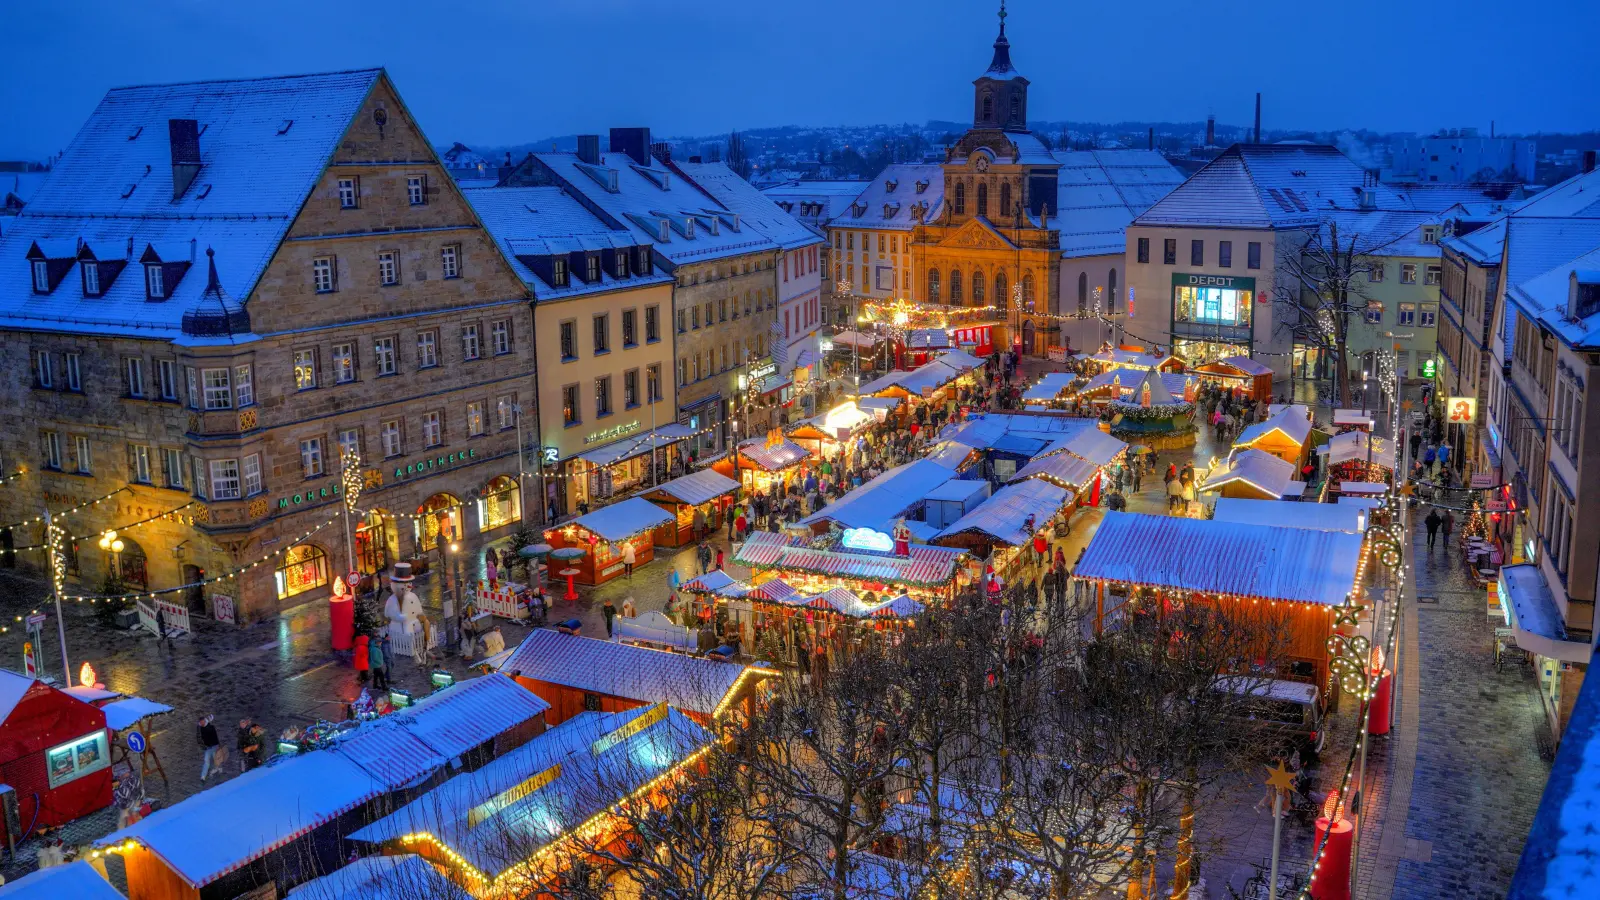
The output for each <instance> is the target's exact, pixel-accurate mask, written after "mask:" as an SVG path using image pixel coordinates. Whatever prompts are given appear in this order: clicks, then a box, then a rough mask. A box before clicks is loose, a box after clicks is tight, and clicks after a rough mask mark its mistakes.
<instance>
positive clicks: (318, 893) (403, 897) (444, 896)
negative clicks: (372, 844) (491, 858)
mask: <svg viewBox="0 0 1600 900" xmlns="http://www.w3.org/2000/svg"><path fill="white" fill-rule="evenodd" d="M284 897H285V898H286V900H411V898H414V897H428V898H430V900H471V898H472V895H471V894H469V893H467V891H466V889H465V888H462V887H461V886H459V885H457V884H456V883H455V882H453V881H451V880H450V879H449V878H447V877H445V875H444V873H442V872H440V871H439V870H438V869H436V868H434V866H433V864H432V863H430V862H428V861H427V860H425V859H423V858H422V857H420V856H417V855H415V854H412V853H402V854H399V855H397V856H386V855H379V856H364V857H362V858H361V859H358V860H356V861H355V862H352V863H349V864H348V865H346V866H345V867H344V868H341V869H335V870H334V871H333V872H332V873H330V874H327V875H324V876H322V877H321V878H313V879H312V880H310V881H308V882H306V883H304V884H302V885H300V886H299V887H296V888H293V889H292V890H290V891H289V893H287V894H285V895H284Z"/></svg>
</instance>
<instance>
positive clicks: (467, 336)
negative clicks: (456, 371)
mask: <svg viewBox="0 0 1600 900" xmlns="http://www.w3.org/2000/svg"><path fill="white" fill-rule="evenodd" d="M482 358H483V335H482V334H480V333H479V331H478V323H477V322H467V323H466V324H464V325H462V326H461V359H462V361H463V362H472V361H473V360H477V359H482Z"/></svg>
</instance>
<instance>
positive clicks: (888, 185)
mask: <svg viewBox="0 0 1600 900" xmlns="http://www.w3.org/2000/svg"><path fill="white" fill-rule="evenodd" d="M899 186H900V182H898V181H895V180H894V179H893V178H891V179H889V180H888V181H886V182H884V184H883V189H884V191H886V192H888V193H890V194H892V193H894V189H895V188H897V187H899Z"/></svg>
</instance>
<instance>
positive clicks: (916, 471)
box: [800, 455, 964, 533]
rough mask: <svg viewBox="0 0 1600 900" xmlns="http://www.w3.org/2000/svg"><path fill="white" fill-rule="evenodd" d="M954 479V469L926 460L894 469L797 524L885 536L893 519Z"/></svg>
mask: <svg viewBox="0 0 1600 900" xmlns="http://www.w3.org/2000/svg"><path fill="white" fill-rule="evenodd" d="M963 456H964V455H963ZM955 477H957V476H956V472H955V470H954V469H952V468H951V467H949V466H946V465H943V464H941V463H939V462H936V461H934V460H930V459H919V460H915V461H913V462H909V463H906V464H905V465H901V466H895V467H894V468H892V469H890V470H888V471H887V472H882V473H880V474H879V475H878V477H876V478H874V479H872V480H871V481H868V482H867V483H866V484H863V485H862V486H860V487H858V488H856V489H854V490H852V491H849V492H847V493H846V494H845V495H844V496H843V497H840V498H839V499H838V500H837V501H835V502H833V503H830V504H828V505H827V506H824V507H823V508H821V509H819V510H817V511H816V512H814V513H812V514H810V515H808V516H806V517H805V518H803V519H801V520H800V524H802V525H813V524H817V523H824V522H838V523H839V524H840V525H843V526H845V527H847V528H871V529H873V530H876V531H882V532H885V533H887V532H888V531H889V529H890V528H891V527H893V525H894V521H895V519H898V518H900V517H902V516H904V515H906V514H907V513H908V512H910V511H911V509H912V508H913V507H915V506H916V505H917V504H919V503H922V502H923V501H924V500H926V499H927V496H928V492H929V491H931V490H933V489H934V488H936V487H938V486H940V485H942V484H944V483H945V482H947V481H949V480H951V479H953V478H955Z"/></svg>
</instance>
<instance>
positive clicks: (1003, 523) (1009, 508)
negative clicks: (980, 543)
mask: <svg viewBox="0 0 1600 900" xmlns="http://www.w3.org/2000/svg"><path fill="white" fill-rule="evenodd" d="M1072 496H1073V494H1072V492H1071V491H1069V490H1067V489H1065V488H1063V487H1060V486H1059V485H1056V484H1052V483H1051V482H1049V481H1047V480H1044V479H1042V478H1029V479H1026V480H1024V481H1020V482H1017V483H1014V484H1008V485H1006V486H1005V487H1003V488H1001V489H1000V490H998V491H995V492H994V496H992V497H990V498H989V499H988V500H985V501H984V502H983V503H981V504H979V505H978V508H977V509H974V510H973V511H972V512H969V513H967V514H966V515H964V516H962V517H961V518H960V519H957V520H956V522H955V524H953V525H951V526H950V527H949V528H946V529H945V530H943V531H941V532H939V536H938V538H937V540H949V539H959V538H960V536H962V535H968V534H974V535H977V536H978V537H979V538H980V539H982V540H984V541H985V542H986V543H999V544H1004V545H1006V546H1008V547H1020V546H1022V545H1023V544H1025V543H1027V542H1028V540H1029V538H1031V537H1032V532H1030V531H1028V530H1027V528H1026V524H1027V521H1028V519H1029V518H1030V517H1031V518H1032V519H1033V522H1034V528H1035V529H1039V528H1043V527H1044V523H1045V522H1047V521H1049V520H1050V518H1051V517H1052V516H1054V515H1055V514H1056V513H1058V512H1060V511H1061V508H1062V507H1063V506H1065V505H1067V504H1068V503H1069V502H1071V500H1072Z"/></svg>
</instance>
